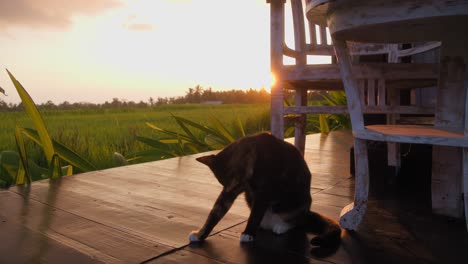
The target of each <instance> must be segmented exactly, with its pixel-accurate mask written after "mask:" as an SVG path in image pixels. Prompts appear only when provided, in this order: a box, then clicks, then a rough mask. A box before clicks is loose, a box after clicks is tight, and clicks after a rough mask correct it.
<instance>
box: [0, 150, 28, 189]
mask: <svg viewBox="0 0 468 264" xmlns="http://www.w3.org/2000/svg"><path fill="white" fill-rule="evenodd" d="M19 166H20V157H19V155H18V153H17V152H14V151H8V150H7V151H2V152H0V188H5V187H9V186H10V185H12V184H13V183H14V182H15V181H16V176H17V174H18V168H19ZM23 179H24V177H23Z"/></svg>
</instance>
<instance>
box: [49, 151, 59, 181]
mask: <svg viewBox="0 0 468 264" xmlns="http://www.w3.org/2000/svg"><path fill="white" fill-rule="evenodd" d="M49 172H50V176H49V177H50V178H51V179H52V180H56V179H58V178H60V177H61V176H62V165H61V164H60V157H59V156H58V155H57V154H54V155H53V156H52V162H51V163H50V165H49Z"/></svg>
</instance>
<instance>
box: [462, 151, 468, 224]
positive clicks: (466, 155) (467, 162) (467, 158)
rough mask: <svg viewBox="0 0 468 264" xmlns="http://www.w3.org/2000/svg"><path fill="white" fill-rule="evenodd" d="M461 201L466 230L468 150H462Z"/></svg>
mask: <svg viewBox="0 0 468 264" xmlns="http://www.w3.org/2000/svg"><path fill="white" fill-rule="evenodd" d="M462 164H463V180H462V184H463V201H464V205H465V206H464V211H465V227H466V230H468V148H463V163H462Z"/></svg>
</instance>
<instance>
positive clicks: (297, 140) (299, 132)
mask: <svg viewBox="0 0 468 264" xmlns="http://www.w3.org/2000/svg"><path fill="white" fill-rule="evenodd" d="M296 106H299V107H306V106H307V90H304V89H302V90H298V91H296ZM298 114H299V118H298V119H297V120H296V124H295V129H294V145H295V146H296V148H297V149H299V151H300V152H301V154H302V155H304V151H305V143H306V142H305V141H306V133H307V131H306V118H307V116H306V113H298Z"/></svg>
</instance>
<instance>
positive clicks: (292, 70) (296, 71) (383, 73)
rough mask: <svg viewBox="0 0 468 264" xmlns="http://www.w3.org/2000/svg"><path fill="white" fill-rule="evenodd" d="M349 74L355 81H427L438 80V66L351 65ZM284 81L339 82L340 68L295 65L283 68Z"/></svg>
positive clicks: (333, 65)
mask: <svg viewBox="0 0 468 264" xmlns="http://www.w3.org/2000/svg"><path fill="white" fill-rule="evenodd" d="M335 45H336V43H335ZM350 70H351V71H350V73H351V74H352V76H353V78H356V79H368V78H377V79H385V80H387V81H389V80H402V79H403V80H418V79H419V80H427V79H433V80H435V79H437V78H438V65H437V64H433V63H418V64H416V63H362V64H358V65H353V66H352V67H351V68H350ZM283 73H284V75H283V76H284V78H285V79H284V80H288V81H294V80H307V79H310V80H324V81H325V80H341V79H342V75H341V73H340V67H338V66H337V65H336V64H320V65H307V66H306V67H303V68H298V67H296V66H295V65H285V66H284V67H283Z"/></svg>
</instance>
